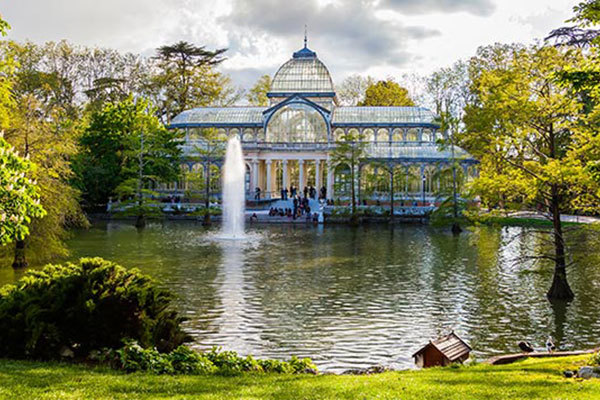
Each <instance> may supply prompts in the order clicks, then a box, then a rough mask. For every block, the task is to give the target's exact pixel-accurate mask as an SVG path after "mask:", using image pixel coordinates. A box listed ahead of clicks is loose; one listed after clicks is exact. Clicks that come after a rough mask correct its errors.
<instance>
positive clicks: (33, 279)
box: [0, 258, 188, 368]
mask: <svg viewBox="0 0 600 400" xmlns="http://www.w3.org/2000/svg"><path fill="white" fill-rule="evenodd" d="M171 300H172V295H171V294H170V293H169V292H168V291H167V290H165V289H161V288H159V287H158V286H157V285H156V283H155V282H154V280H152V279H151V278H149V277H147V276H146V275H143V274H141V273H140V272H139V271H138V270H136V269H132V270H127V269H125V268H123V267H121V266H119V265H117V264H115V263H112V262H109V261H105V260H103V259H101V258H83V259H81V260H79V262H78V263H76V264H73V263H67V264H65V265H48V266H46V267H44V269H43V270H41V271H29V272H27V273H26V274H25V276H24V277H23V278H21V279H20V280H19V281H18V282H17V283H16V284H14V285H7V286H5V287H3V288H2V289H1V290H0V354H2V355H3V356H5V357H12V358H41V359H53V358H58V357H59V355H60V354H59V353H61V352H62V353H63V354H64V352H65V348H67V349H69V350H70V351H69V352H67V354H69V353H70V352H72V355H73V356H74V357H78V358H79V357H85V356H87V355H88V354H89V353H90V351H92V350H97V349H101V348H113V349H116V348H119V347H121V345H122V340H123V338H131V339H134V340H136V341H137V342H138V343H140V345H141V347H144V348H154V347H155V348H157V349H158V351H162V352H165V351H171V350H173V349H174V348H176V347H177V346H179V345H180V344H181V343H183V342H184V341H185V340H187V339H188V337H187V335H186V334H184V332H183V331H182V329H181V327H180V324H181V322H182V320H183V319H182V318H180V317H179V316H178V315H177V313H176V312H175V311H172V310H171V309H170V307H169V306H170V304H171ZM157 368H158V367H157ZM165 368H166V366H165Z"/></svg>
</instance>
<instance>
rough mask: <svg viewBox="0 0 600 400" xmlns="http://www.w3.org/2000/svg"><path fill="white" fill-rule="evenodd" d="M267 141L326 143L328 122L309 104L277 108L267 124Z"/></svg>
mask: <svg viewBox="0 0 600 400" xmlns="http://www.w3.org/2000/svg"><path fill="white" fill-rule="evenodd" d="M267 142H274V143H326V142H327V123H326V122H325V119H324V118H323V116H322V115H321V114H320V113H319V112H318V111H317V110H315V109H314V108H313V107H311V106H309V105H307V104H289V105H287V106H285V107H282V108H280V109H279V110H277V111H276V112H275V113H274V114H273V116H272V117H271V119H270V120H269V124H268V125H267Z"/></svg>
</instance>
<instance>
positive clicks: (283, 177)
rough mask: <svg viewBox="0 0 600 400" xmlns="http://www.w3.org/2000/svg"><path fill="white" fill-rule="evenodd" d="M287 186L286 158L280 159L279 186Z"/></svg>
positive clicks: (283, 187)
mask: <svg viewBox="0 0 600 400" xmlns="http://www.w3.org/2000/svg"><path fill="white" fill-rule="evenodd" d="M287 187H288V160H281V188H282V189H285V188H287Z"/></svg>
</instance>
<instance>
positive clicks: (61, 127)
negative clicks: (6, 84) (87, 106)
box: [2, 42, 87, 268]
mask: <svg viewBox="0 0 600 400" xmlns="http://www.w3.org/2000/svg"><path fill="white" fill-rule="evenodd" d="M2 54H4V56H5V57H9V58H13V59H14V60H15V65H16V67H15V69H14V71H13V73H12V74H11V75H10V85H11V92H12V97H13V99H14V100H15V101H14V103H13V105H12V107H10V124H9V125H8V126H7V127H6V129H5V138H6V140H7V141H8V142H9V143H10V144H11V145H12V146H14V147H15V148H16V149H17V150H18V151H19V152H20V153H21V154H23V155H24V156H25V157H28V158H30V159H31V161H32V162H33V163H35V164H36V165H38V168H35V169H34V170H32V171H31V172H30V175H29V177H30V178H32V179H34V180H35V181H36V182H37V185H38V187H39V193H40V202H41V206H42V207H43V208H44V210H45V211H46V213H45V214H44V216H43V218H41V217H35V218H33V219H32V221H31V224H30V235H29V236H27V238H23V239H19V240H17V241H16V242H15V246H14V261H13V267H15V268H22V267H25V266H27V264H28V262H27V259H28V255H27V251H28V250H30V252H31V253H32V254H33V255H34V256H35V257H36V258H37V260H38V261H42V260H46V259H50V258H52V257H55V256H58V255H66V254H67V253H68V250H67V248H66V246H65V243H64V241H65V239H66V237H67V228H68V227H72V226H86V225H87V220H86V219H85V217H84V216H83V213H82V212H81V209H80V207H79V203H78V200H79V193H78V192H77V191H76V190H75V189H74V188H73V187H72V186H71V185H70V179H71V177H72V170H71V163H70V161H71V157H72V156H73V155H74V154H75V152H76V150H77V148H76V144H75V136H76V135H77V134H78V128H79V125H78V122H77V120H78V115H77V114H78V109H77V107H76V106H75V105H74V104H73V103H72V102H71V100H70V93H71V89H72V87H73V85H72V83H71V82H70V80H69V79H65V78H64V77H62V76H61V75H59V73H58V72H57V71H56V70H52V69H49V71H51V72H46V71H45V69H47V68H46V66H45V65H43V63H42V61H41V60H42V56H43V53H42V52H41V51H40V50H39V48H38V47H37V46H35V45H32V44H29V43H28V44H26V45H19V44H17V43H15V42H4V43H3V44H2Z"/></svg>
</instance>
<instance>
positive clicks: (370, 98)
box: [358, 79, 415, 106]
mask: <svg viewBox="0 0 600 400" xmlns="http://www.w3.org/2000/svg"><path fill="white" fill-rule="evenodd" d="M358 105H359V106H414V105H415V103H414V102H413V101H412V99H411V98H410V96H409V94H408V90H406V89H405V88H403V87H402V86H400V85H399V84H398V83H397V82H395V81H394V80H392V79H388V80H387V81H378V82H377V83H375V84H371V85H369V87H368V88H367V90H366V92H365V98H364V100H363V101H361V102H360V103H359V104H358Z"/></svg>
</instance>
